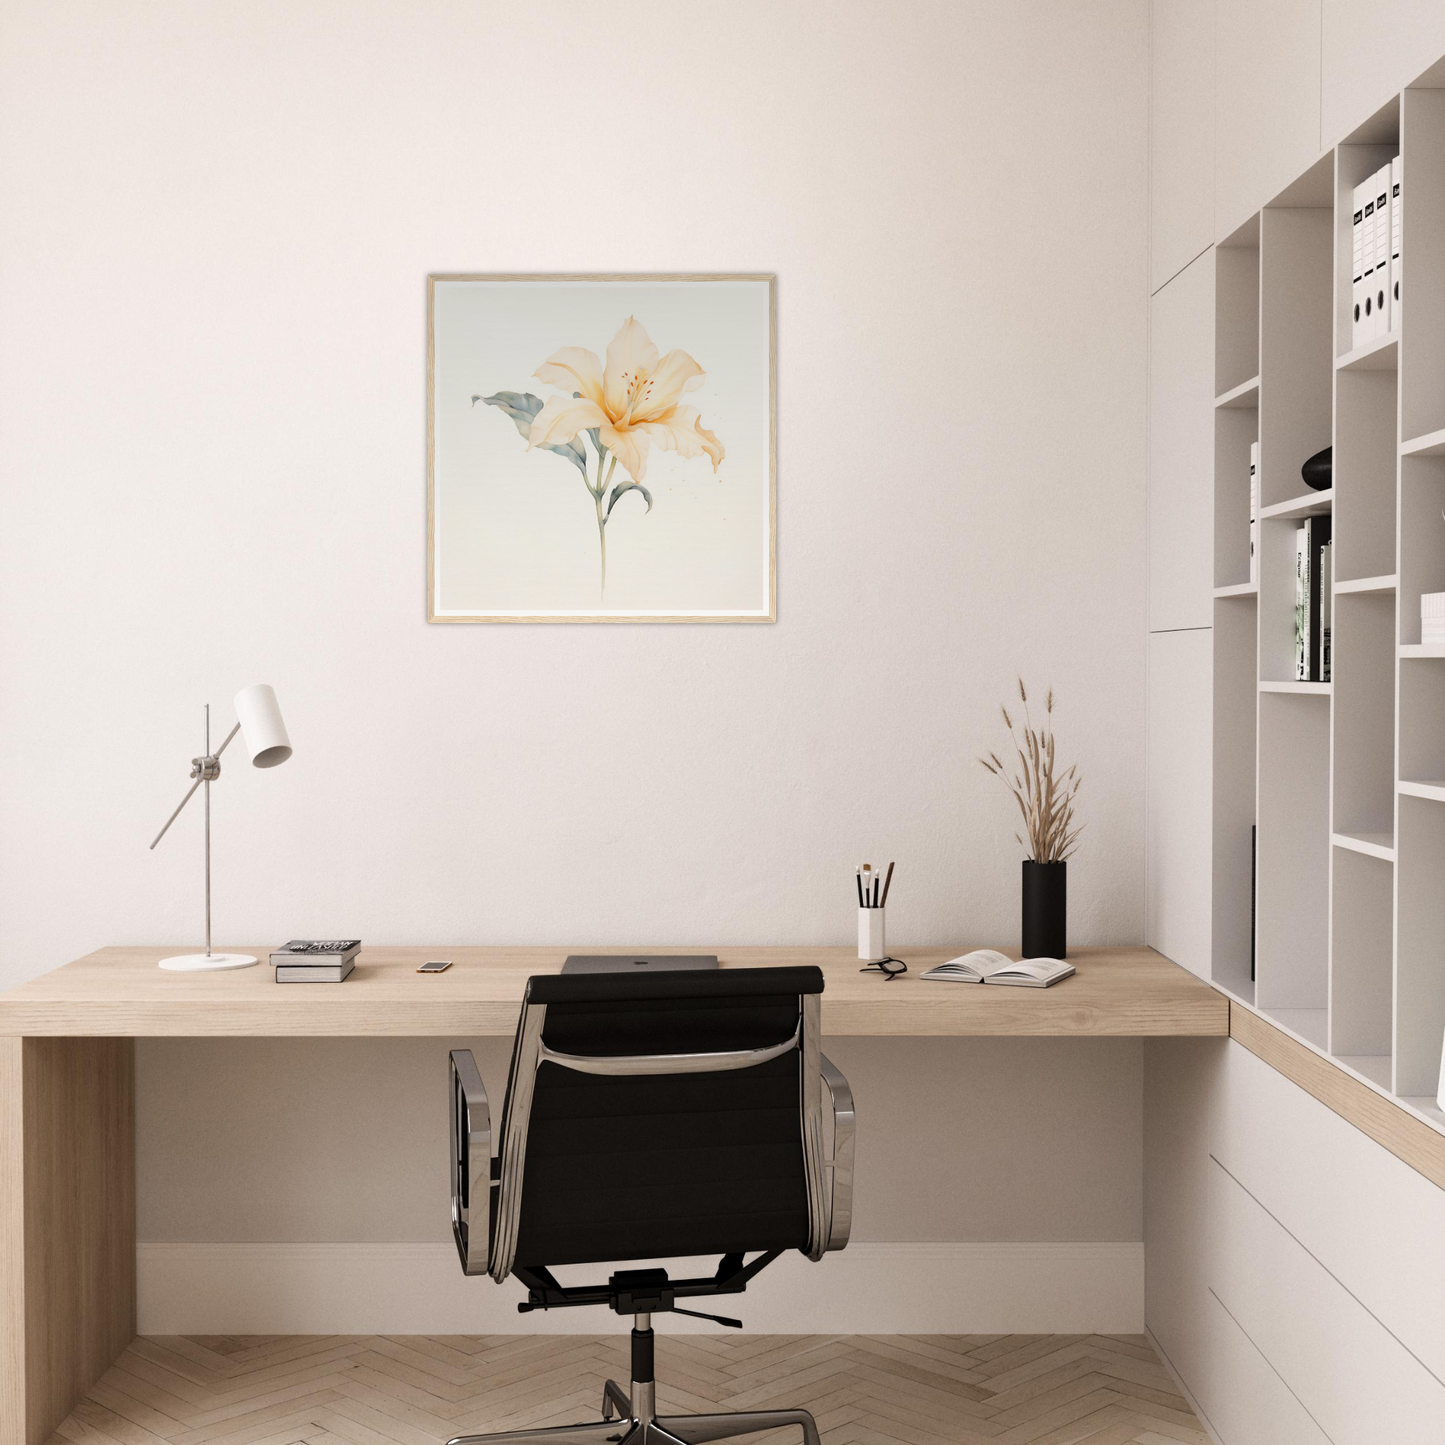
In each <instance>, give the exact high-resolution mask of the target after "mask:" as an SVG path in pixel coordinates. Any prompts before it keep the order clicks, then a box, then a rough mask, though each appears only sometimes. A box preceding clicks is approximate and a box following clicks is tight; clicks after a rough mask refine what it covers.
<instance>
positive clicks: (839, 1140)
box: [818, 1054, 857, 1249]
mask: <svg viewBox="0 0 1445 1445" xmlns="http://www.w3.org/2000/svg"><path fill="white" fill-rule="evenodd" d="M818 1071H819V1073H821V1074H822V1076H823V1083H824V1084H825V1085H826V1087H827V1090H828V1096H829V1098H830V1099H831V1100H832V1103H833V1157H832V1158H831V1159H825V1160H824V1161H823V1168H824V1170H825V1171H826V1172H827V1173H829V1174H831V1175H832V1190H831V1194H830V1205H829V1211H828V1248H829V1249H842V1248H843V1246H844V1245H845V1244H847V1243H848V1235H849V1233H850V1232H851V1230H852V1228H853V1130H854V1125H855V1124H856V1122H857V1115H856V1113H855V1111H854V1108H853V1090H852V1089H851V1088H850V1087H849V1086H848V1080H847V1079H845V1078H844V1077H843V1075H842V1074H841V1073H840V1072H839V1070H838V1067H837V1065H836V1064H834V1062H833V1061H832V1060H831V1059H830V1058H829V1057H828V1056H827V1054H819V1055H818Z"/></svg>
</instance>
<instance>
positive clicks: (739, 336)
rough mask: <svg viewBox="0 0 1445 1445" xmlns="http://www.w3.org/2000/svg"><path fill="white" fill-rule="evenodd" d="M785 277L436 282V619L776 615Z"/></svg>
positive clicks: (432, 524)
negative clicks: (780, 302)
mask: <svg viewBox="0 0 1445 1445" xmlns="http://www.w3.org/2000/svg"><path fill="white" fill-rule="evenodd" d="M776 337H777V277H776V276H774V275H771V274H756V273H742V274H707V275H687V274H652V273H648V274H641V275H628V274H607V275H583V274H578V275H573V274H566V275H548V274H485V273H481V274H470V273H463V274H453V273H445V274H437V275H432V276H428V277H427V621H428V622H772V621H775V620H776V618H777V495H776V492H777V400H776V398H777V342H776Z"/></svg>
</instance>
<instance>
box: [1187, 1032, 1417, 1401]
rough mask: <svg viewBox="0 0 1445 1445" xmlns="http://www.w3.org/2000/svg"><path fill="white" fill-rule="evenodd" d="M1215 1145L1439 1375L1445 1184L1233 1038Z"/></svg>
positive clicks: (1281, 1218) (1250, 1187) (1253, 1192)
mask: <svg viewBox="0 0 1445 1445" xmlns="http://www.w3.org/2000/svg"><path fill="white" fill-rule="evenodd" d="M1220 1078H1221V1079H1222V1082H1223V1093H1222V1095H1221V1096H1220V1099H1221V1102H1220V1107H1219V1108H1218V1109H1217V1110H1216V1111H1215V1119H1214V1128H1213V1134H1212V1138H1211V1145H1210V1147H1211V1151H1212V1152H1213V1154H1214V1157H1215V1158H1216V1159H1217V1160H1218V1161H1219V1162H1220V1163H1221V1164H1222V1165H1223V1166H1224V1167H1225V1168H1226V1169H1227V1170H1228V1171H1229V1172H1230V1174H1232V1175H1233V1176H1234V1177H1235V1178H1236V1179H1237V1180H1239V1182H1240V1184H1241V1185H1243V1187H1244V1188H1245V1189H1247V1190H1248V1191H1249V1193H1250V1194H1251V1195H1253V1196H1254V1198H1255V1199H1257V1200H1258V1201H1259V1203H1260V1204H1261V1205H1262V1206H1263V1207H1264V1208H1265V1209H1267V1210H1268V1211H1269V1213H1270V1214H1272V1215H1273V1216H1274V1217H1275V1218H1276V1219H1277V1220H1278V1221H1279V1222H1280V1224H1282V1225H1283V1226H1284V1228H1285V1229H1287V1230H1288V1231H1289V1232H1290V1234H1291V1235H1293V1236H1294V1238H1295V1239H1297V1240H1298V1241H1299V1242H1300V1244H1302V1245H1303V1246H1304V1248H1305V1249H1307V1250H1308V1251H1309V1252H1310V1253H1311V1254H1312V1255H1313V1256H1314V1257H1315V1258H1316V1259H1317V1260H1318V1261H1319V1262H1320V1263H1321V1264H1322V1265H1323V1266H1324V1267H1325V1268H1326V1269H1327V1270H1329V1272H1330V1273H1331V1274H1332V1275H1334V1277H1335V1278H1336V1279H1337V1280H1339V1282H1340V1283H1341V1284H1342V1285H1343V1286H1344V1287H1345V1288H1346V1289H1347V1290H1348V1291H1349V1292H1350V1293H1351V1294H1352V1295H1354V1297H1355V1298H1356V1299H1357V1300H1359V1302H1360V1303H1361V1304H1362V1305H1363V1306H1364V1307H1365V1308H1366V1309H1367V1310H1369V1311H1370V1312H1371V1313H1372V1314H1373V1315H1375V1316H1376V1318H1378V1319H1380V1320H1382V1321H1383V1322H1384V1324H1385V1325H1386V1327H1387V1328H1388V1329H1389V1331H1390V1333H1391V1334H1392V1335H1394V1336H1395V1338H1396V1339H1397V1340H1399V1341H1400V1343H1401V1344H1402V1345H1404V1346H1405V1348H1406V1349H1408V1350H1409V1351H1410V1352H1411V1353H1412V1354H1413V1355H1414V1356H1415V1357H1416V1358H1417V1359H1418V1360H1420V1362H1421V1363H1422V1364H1423V1365H1424V1366H1425V1367H1426V1368H1427V1369H1429V1370H1431V1371H1432V1372H1433V1373H1434V1374H1435V1375H1436V1376H1437V1377H1439V1378H1441V1379H1445V1291H1442V1289H1441V1287H1440V1285H1441V1281H1442V1280H1445V1190H1441V1189H1438V1188H1436V1186H1435V1185H1434V1184H1432V1183H1431V1182H1430V1181H1429V1180H1428V1179H1426V1178H1425V1177H1424V1175H1422V1174H1417V1173H1416V1172H1415V1171H1414V1170H1413V1169H1411V1168H1410V1166H1409V1165H1408V1164H1406V1163H1404V1162H1403V1161H1402V1160H1400V1159H1397V1158H1395V1156H1394V1155H1393V1154H1391V1153H1389V1152H1388V1151H1387V1150H1385V1149H1383V1148H1382V1147H1381V1146H1380V1145H1379V1144H1377V1143H1375V1141H1374V1140H1373V1139H1371V1138H1370V1137H1369V1136H1368V1135H1367V1134H1364V1133H1362V1132H1361V1131H1360V1130H1359V1129H1356V1128H1355V1127H1354V1126H1353V1125H1351V1124H1347V1123H1346V1122H1345V1121H1344V1120H1343V1119H1341V1118H1340V1116H1339V1115H1338V1114H1336V1113H1334V1112H1333V1111H1332V1110H1330V1109H1327V1108H1326V1107H1325V1106H1324V1105H1323V1104H1322V1103H1320V1101H1319V1100H1318V1099H1315V1098H1313V1097H1311V1096H1310V1095H1309V1094H1307V1093H1306V1092H1305V1091H1304V1090H1303V1089H1302V1088H1300V1087H1299V1085H1298V1084H1295V1083H1292V1082H1291V1081H1290V1080H1289V1079H1287V1078H1285V1077H1284V1075H1283V1074H1280V1073H1276V1072H1275V1070H1274V1069H1272V1068H1270V1066H1269V1065H1268V1064H1266V1063H1265V1062H1264V1061H1263V1060H1262V1059H1259V1058H1256V1057H1255V1056H1254V1055H1253V1054H1252V1053H1250V1052H1249V1050H1248V1049H1246V1048H1244V1047H1242V1046H1241V1045H1239V1044H1237V1043H1233V1042H1231V1044H1230V1046H1229V1048H1228V1050H1227V1051H1226V1054H1225V1067H1224V1069H1223V1071H1222V1073H1221V1074H1220Z"/></svg>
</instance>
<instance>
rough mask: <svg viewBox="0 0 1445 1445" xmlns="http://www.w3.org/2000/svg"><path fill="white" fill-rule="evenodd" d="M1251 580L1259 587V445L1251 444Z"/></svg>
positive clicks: (1255, 442)
mask: <svg viewBox="0 0 1445 1445" xmlns="http://www.w3.org/2000/svg"><path fill="white" fill-rule="evenodd" d="M1249 580H1250V583H1251V585H1253V586H1255V587H1258V586H1259V443H1258V442H1257V441H1254V442H1250V444H1249Z"/></svg>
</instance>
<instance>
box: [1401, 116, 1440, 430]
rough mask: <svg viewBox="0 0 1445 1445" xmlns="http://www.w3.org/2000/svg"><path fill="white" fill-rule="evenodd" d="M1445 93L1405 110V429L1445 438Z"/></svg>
mask: <svg viewBox="0 0 1445 1445" xmlns="http://www.w3.org/2000/svg"><path fill="white" fill-rule="evenodd" d="M1442 156H1445V90H1435V89H1415V88H1413V87H1412V88H1411V89H1408V90H1406V91H1405V93H1404V95H1403V96H1402V97H1401V109H1400V161H1401V169H1402V172H1403V179H1402V184H1401V192H1402V200H1403V202H1404V208H1403V215H1402V221H1403V224H1402V226H1401V232H1400V258H1401V270H1402V273H1406V274H1402V277H1401V290H1400V322H1401V324H1400V373H1401V390H1400V427H1401V435H1402V436H1405V437H1420V436H1424V435H1426V434H1428V433H1432V432H1437V431H1441V430H1445V165H1442V164H1441V157H1442Z"/></svg>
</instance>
